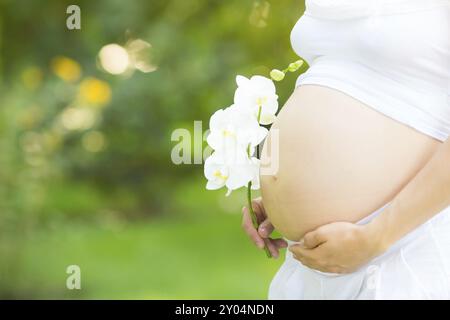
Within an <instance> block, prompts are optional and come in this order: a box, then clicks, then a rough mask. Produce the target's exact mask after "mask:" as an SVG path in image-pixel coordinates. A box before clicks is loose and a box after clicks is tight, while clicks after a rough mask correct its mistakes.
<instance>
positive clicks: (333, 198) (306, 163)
mask: <svg viewBox="0 0 450 320" xmlns="http://www.w3.org/2000/svg"><path fill="white" fill-rule="evenodd" d="M393 107H395V106H393ZM440 144H441V143H440V142H439V141H438V140H435V139H433V138H431V137H428V136H426V135H424V134H422V133H419V132H418V131H416V130H414V129H412V128H410V127H408V126H406V125H403V124H401V123H399V122H397V121H395V120H393V119H391V118H389V117H387V116H384V115H383V114H381V113H379V112H377V111H375V110H374V109H371V108H370V107H368V106H366V105H364V104H362V103H361V102H359V101H358V100H356V99H353V98H351V97H350V96H348V95H346V94H344V93H342V92H339V91H337V90H333V89H330V88H327V87H323V86H316V85H303V86H300V87H297V89H296V90H295V91H294V93H293V94H292V96H291V97H290V98H289V100H288V101H287V103H286V105H285V106H284V107H283V109H282V111H281V112H280V114H279V115H278V118H277V120H276V122H275V123H274V124H273V126H272V128H271V131H270V133H269V136H268V138H267V139H266V142H265V143H264V146H263V149H262V152H261V163H262V168H261V195H262V199H263V203H264V206H265V208H266V212H267V215H268V216H269V218H270V219H271V221H272V223H273V225H274V226H275V228H276V229H277V230H278V231H279V232H280V233H281V234H282V235H283V236H285V237H286V238H288V239H290V240H294V241H298V240H299V239H300V238H301V237H302V236H303V235H304V234H305V233H306V232H308V231H311V230H314V229H315V228H317V227H318V226H320V225H323V224H326V223H330V222H335V221H349V222H356V221H358V220H360V219H362V218H363V217H365V216H367V215H368V214H370V213H371V212H373V211H374V210H376V209H377V208H379V207H381V206H382V205H383V204H385V203H387V202H388V201H390V200H392V198H393V197H394V196H395V195H396V194H397V193H398V192H399V191H400V190H401V189H402V188H403V187H404V186H405V185H406V184H407V183H408V181H409V180H411V178H412V177H414V176H415V174H416V173H417V172H418V171H419V170H420V169H421V168H422V167H423V166H424V165H425V164H426V162H427V161H428V160H429V159H430V157H431V156H432V154H433V153H434V151H435V150H436V148H437V147H438V146H439V145H440Z"/></svg>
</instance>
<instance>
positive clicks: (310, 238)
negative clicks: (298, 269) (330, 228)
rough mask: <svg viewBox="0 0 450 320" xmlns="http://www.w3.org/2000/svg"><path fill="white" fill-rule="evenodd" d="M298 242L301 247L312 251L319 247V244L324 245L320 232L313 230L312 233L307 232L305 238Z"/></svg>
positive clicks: (323, 238)
mask: <svg viewBox="0 0 450 320" xmlns="http://www.w3.org/2000/svg"><path fill="white" fill-rule="evenodd" d="M302 241H303V242H302ZM300 242H302V243H303V246H304V247H305V248H309V249H312V248H315V247H317V246H319V245H320V244H322V243H324V242H325V237H324V236H323V233H322V231H320V230H314V231H311V232H308V233H307V234H305V236H304V237H303V239H302V240H301V241H300Z"/></svg>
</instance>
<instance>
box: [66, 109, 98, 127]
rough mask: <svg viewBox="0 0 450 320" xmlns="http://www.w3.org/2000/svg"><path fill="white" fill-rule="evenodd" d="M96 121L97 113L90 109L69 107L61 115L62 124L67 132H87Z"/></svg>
mask: <svg viewBox="0 0 450 320" xmlns="http://www.w3.org/2000/svg"><path fill="white" fill-rule="evenodd" d="M95 120H96V113H95V112H94V110H92V109H90V108H79V107H68V108H66V109H65V110H64V111H63V113H62V114H61V122H62V125H63V126H64V128H66V129H67V130H86V129H89V128H91V127H92V126H93V125H94V123H95Z"/></svg>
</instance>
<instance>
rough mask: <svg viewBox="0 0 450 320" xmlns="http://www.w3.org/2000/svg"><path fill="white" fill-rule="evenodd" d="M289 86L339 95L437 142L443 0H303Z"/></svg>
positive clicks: (449, 120) (446, 32)
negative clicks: (296, 70)
mask: <svg viewBox="0 0 450 320" xmlns="http://www.w3.org/2000/svg"><path fill="white" fill-rule="evenodd" d="M305 4H306V6H305V7H306V9H305V12H304V14H303V16H302V17H301V18H300V19H299V20H298V22H297V23H296V25H295V26H294V29H293V30H292V32H291V43H292V47H293V49H294V50H295V51H296V53H297V54H298V55H299V56H301V57H302V58H304V59H305V60H306V61H307V62H308V64H309V65H310V68H309V69H308V71H306V72H305V73H303V74H302V75H300V76H299V78H298V80H297V82H296V86H298V85H302V84H317V85H323V86H327V87H330V88H333V89H336V90H339V91H342V92H344V93H346V94H348V95H350V96H352V97H354V98H355V99H358V100H360V101H361V102H363V103H365V104H366V105H368V106H370V107H372V108H374V109H375V110H377V111H379V112H381V113H383V114H385V115H386V116H389V117H391V118H393V119H395V120H397V121H399V122H401V123H403V124H405V125H408V126H410V127H412V128H414V129H416V130H418V131H420V132H422V133H425V134H427V135H429V136H431V137H433V138H436V139H438V140H440V141H444V140H446V139H447V138H448V136H449V134H450V0H306V3H305Z"/></svg>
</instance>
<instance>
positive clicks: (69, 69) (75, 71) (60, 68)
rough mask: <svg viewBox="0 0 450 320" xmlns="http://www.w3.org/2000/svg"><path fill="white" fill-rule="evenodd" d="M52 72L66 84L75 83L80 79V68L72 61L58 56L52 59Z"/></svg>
mask: <svg viewBox="0 0 450 320" xmlns="http://www.w3.org/2000/svg"><path fill="white" fill-rule="evenodd" d="M51 69H52V71H53V72H54V73H55V74H56V75H57V76H58V77H60V78H61V79H62V80H64V81H67V82H75V81H77V80H78V79H79V78H80V77H81V67H80V65H79V64H78V62H76V61H75V60H73V59H70V58H68V57H63V56H58V57H55V58H53V60H52V62H51Z"/></svg>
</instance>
